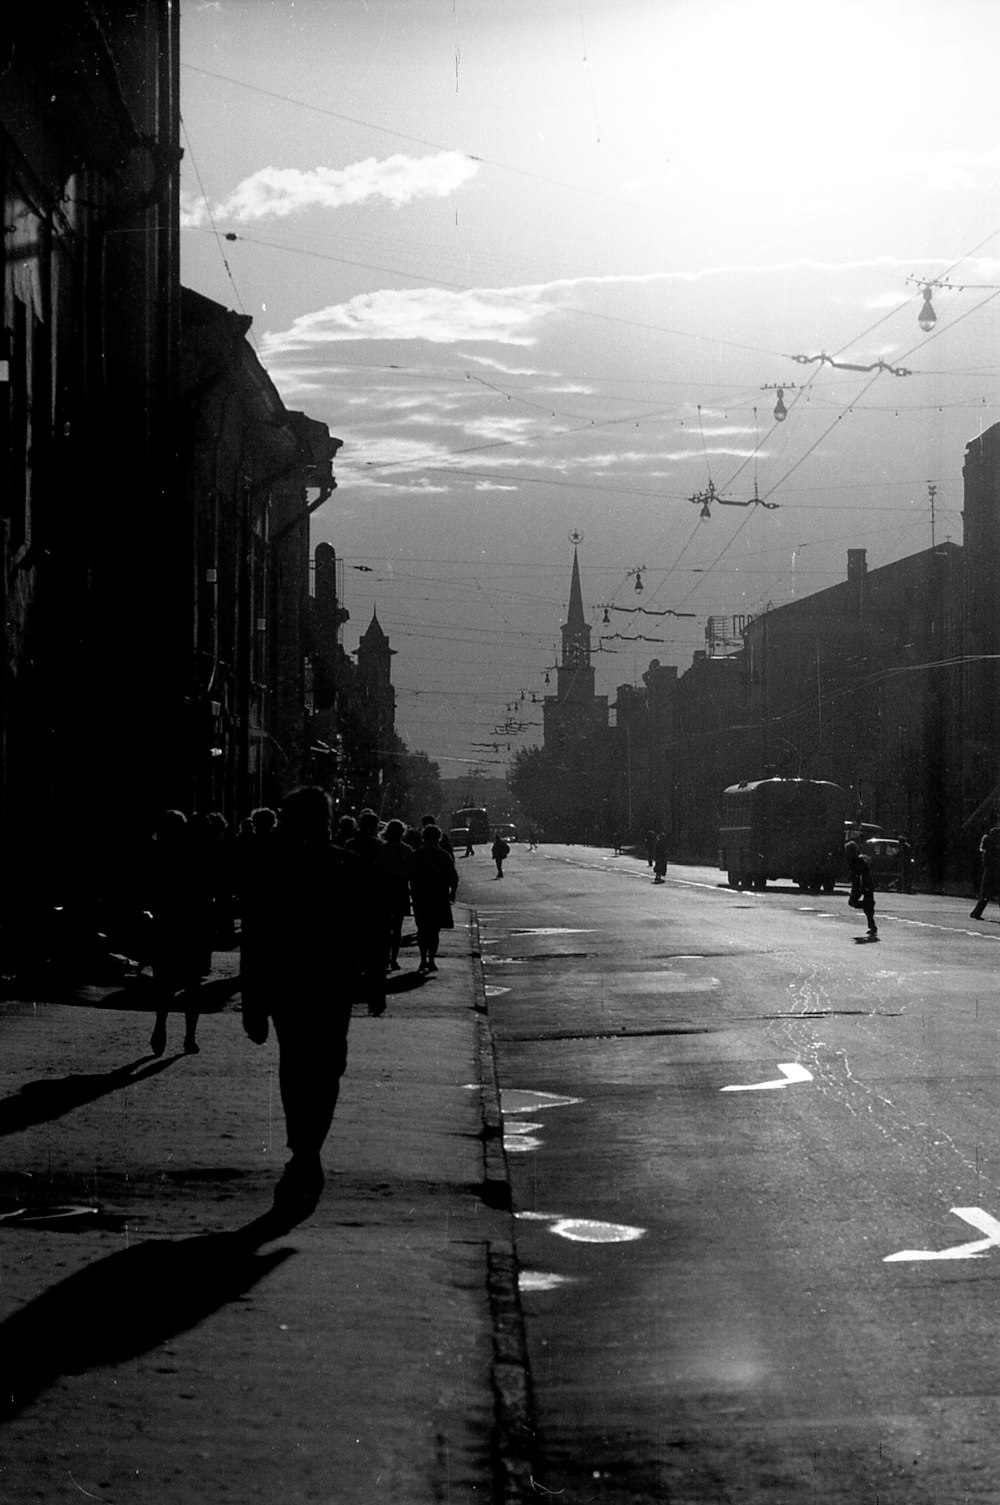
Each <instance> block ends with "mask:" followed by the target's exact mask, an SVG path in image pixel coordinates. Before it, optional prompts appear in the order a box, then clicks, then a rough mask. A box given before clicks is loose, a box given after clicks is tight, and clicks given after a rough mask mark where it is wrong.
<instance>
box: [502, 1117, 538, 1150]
mask: <svg viewBox="0 0 1000 1505" xmlns="http://www.w3.org/2000/svg"><path fill="white" fill-rule="evenodd" d="M544 1127H545V1125H544V1124H531V1123H509V1124H505V1125H504V1131H503V1147H504V1149H505V1150H506V1151H507V1153H508V1154H514V1155H517V1154H524V1152H525V1151H526V1150H537V1149H538V1148H539V1147H540V1146H541V1143H542V1141H541V1140H540V1139H538V1138H536V1133H535V1131H536V1130H538V1129H543V1128H544Z"/></svg>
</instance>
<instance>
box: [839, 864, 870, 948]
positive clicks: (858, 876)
mask: <svg viewBox="0 0 1000 1505" xmlns="http://www.w3.org/2000/svg"><path fill="white" fill-rule="evenodd" d="M844 855H845V857H846V858H847V866H848V868H849V869H850V873H851V892H850V894H849V895H848V897H847V902H848V904H849V905H850V906H851V908H852V909H860V910H863V911H864V916H865V919H866V920H867V921H868V934H867V935H866V936H865V939H866V940H868V941H877V940H878V926H877V925H876V924H875V885H874V883H873V882H872V865H871V863H870V862H869V860H868V858H867V857H865V856H863V855H862V852H861V848H860V847H859V846H858V844H857V842H856V841H849V842H848V843H847V844H846V846H845V847H844Z"/></svg>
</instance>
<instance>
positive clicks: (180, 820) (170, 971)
mask: <svg viewBox="0 0 1000 1505" xmlns="http://www.w3.org/2000/svg"><path fill="white" fill-rule="evenodd" d="M212 900H213V875H212V873H211V871H210V870H207V869H206V867H205V864H204V862H203V852H202V850H201V848H200V845H199V844H198V843H195V842H193V841H192V838H191V831H190V829H189V825H188V819H187V816H186V815H185V814H184V812H183V811H182V810H167V811H165V812H164V814H163V815H162V816H161V818H160V821H159V823H158V825H157V828H156V834H155V835H154V837H153V841H152V845H151V850H150V854H149V867H148V872H147V878H146V907H147V909H148V911H149V913H150V914H151V915H152V917H153V918H152V940H151V955H150V961H151V965H152V972H153V981H154V983H155V984H156V991H157V1002H156V1022H155V1024H154V1026H153V1033H152V1035H151V1036H150V1041H149V1048H150V1050H151V1051H152V1052H153V1055H154V1056H162V1054H163V1052H164V1050H165V1049H166V1045H167V1020H168V1018H169V1016H170V1014H171V1013H172V1012H173V1008H174V1004H175V1002H176V1000H177V994H178V992H181V995H182V996H181V1007H182V1010H183V1013H184V1026H185V1027H184V1050H185V1053H186V1054H187V1055H197V1054H198V1048H199V1047H198V1042H197V1040H196V1038H195V1036H196V1034H197V1030H198V1018H199V1014H200V1010H199V1008H198V999H197V994H198V990H199V988H200V987H201V980H202V978H203V977H204V976H205V975H206V974H207V973H208V972H210V971H211V970H212V918H213V913H212Z"/></svg>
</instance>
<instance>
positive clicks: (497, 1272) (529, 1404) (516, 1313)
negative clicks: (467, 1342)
mask: <svg viewBox="0 0 1000 1505" xmlns="http://www.w3.org/2000/svg"><path fill="white" fill-rule="evenodd" d="M469 931H470V937H471V942H472V972H473V1007H474V1008H475V1010H476V1029H477V1048H478V1053H479V1083H480V1110H481V1113H482V1130H481V1134H482V1143H483V1185H482V1196H483V1200H484V1201H485V1202H486V1204H487V1205H488V1206H489V1207H493V1208H495V1209H497V1211H499V1212H504V1213H507V1214H508V1216H509V1219H510V1223H509V1237H508V1238H506V1239H503V1240H493V1241H491V1242H490V1243H489V1245H488V1246H487V1256H486V1257H487V1266H486V1269H487V1294H488V1296H489V1303H490V1314H491V1317H492V1323H493V1363H492V1382H493V1398H494V1409H493V1438H492V1448H491V1451H492V1456H493V1481H494V1500H495V1502H496V1505H524V1502H526V1501H528V1500H534V1499H537V1497H538V1489H537V1485H536V1482H535V1480H536V1478H537V1477H538V1474H539V1470H538V1469H537V1468H535V1467H533V1460H534V1457H535V1448H536V1428H535V1417H534V1405H533V1400H532V1393H531V1367H530V1364H529V1360H528V1345H527V1339H526V1336H525V1328H524V1312H523V1309H522V1307H521V1293H520V1290H519V1287H518V1271H519V1265H518V1259H517V1248H516V1244H515V1240H514V1223H513V1218H514V1208H513V1200H512V1197H511V1188H510V1169H509V1166H508V1164H507V1153H506V1151H505V1149H504V1145H503V1110H502V1107H501V1100H500V1083H499V1080H498V1077H497V1065H496V1044H495V1041H494V1039H493V1030H492V1028H491V1026H490V1018H489V1008H488V1006H487V999H486V980H485V976H484V973H483V956H482V947H481V944H480V937H479V914H478V911H477V910H476V909H474V908H473V909H470V911H469Z"/></svg>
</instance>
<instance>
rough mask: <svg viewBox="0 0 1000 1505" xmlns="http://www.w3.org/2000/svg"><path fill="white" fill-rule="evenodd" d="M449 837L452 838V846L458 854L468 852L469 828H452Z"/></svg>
mask: <svg viewBox="0 0 1000 1505" xmlns="http://www.w3.org/2000/svg"><path fill="white" fill-rule="evenodd" d="M448 835H449V836H450V837H451V844H452V846H453V847H454V849H455V851H456V852H458V851H462V852H464V851H465V850H466V848H467V847H468V845H469V828H468V826H452V828H451V830H450V831H449V832H448Z"/></svg>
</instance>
